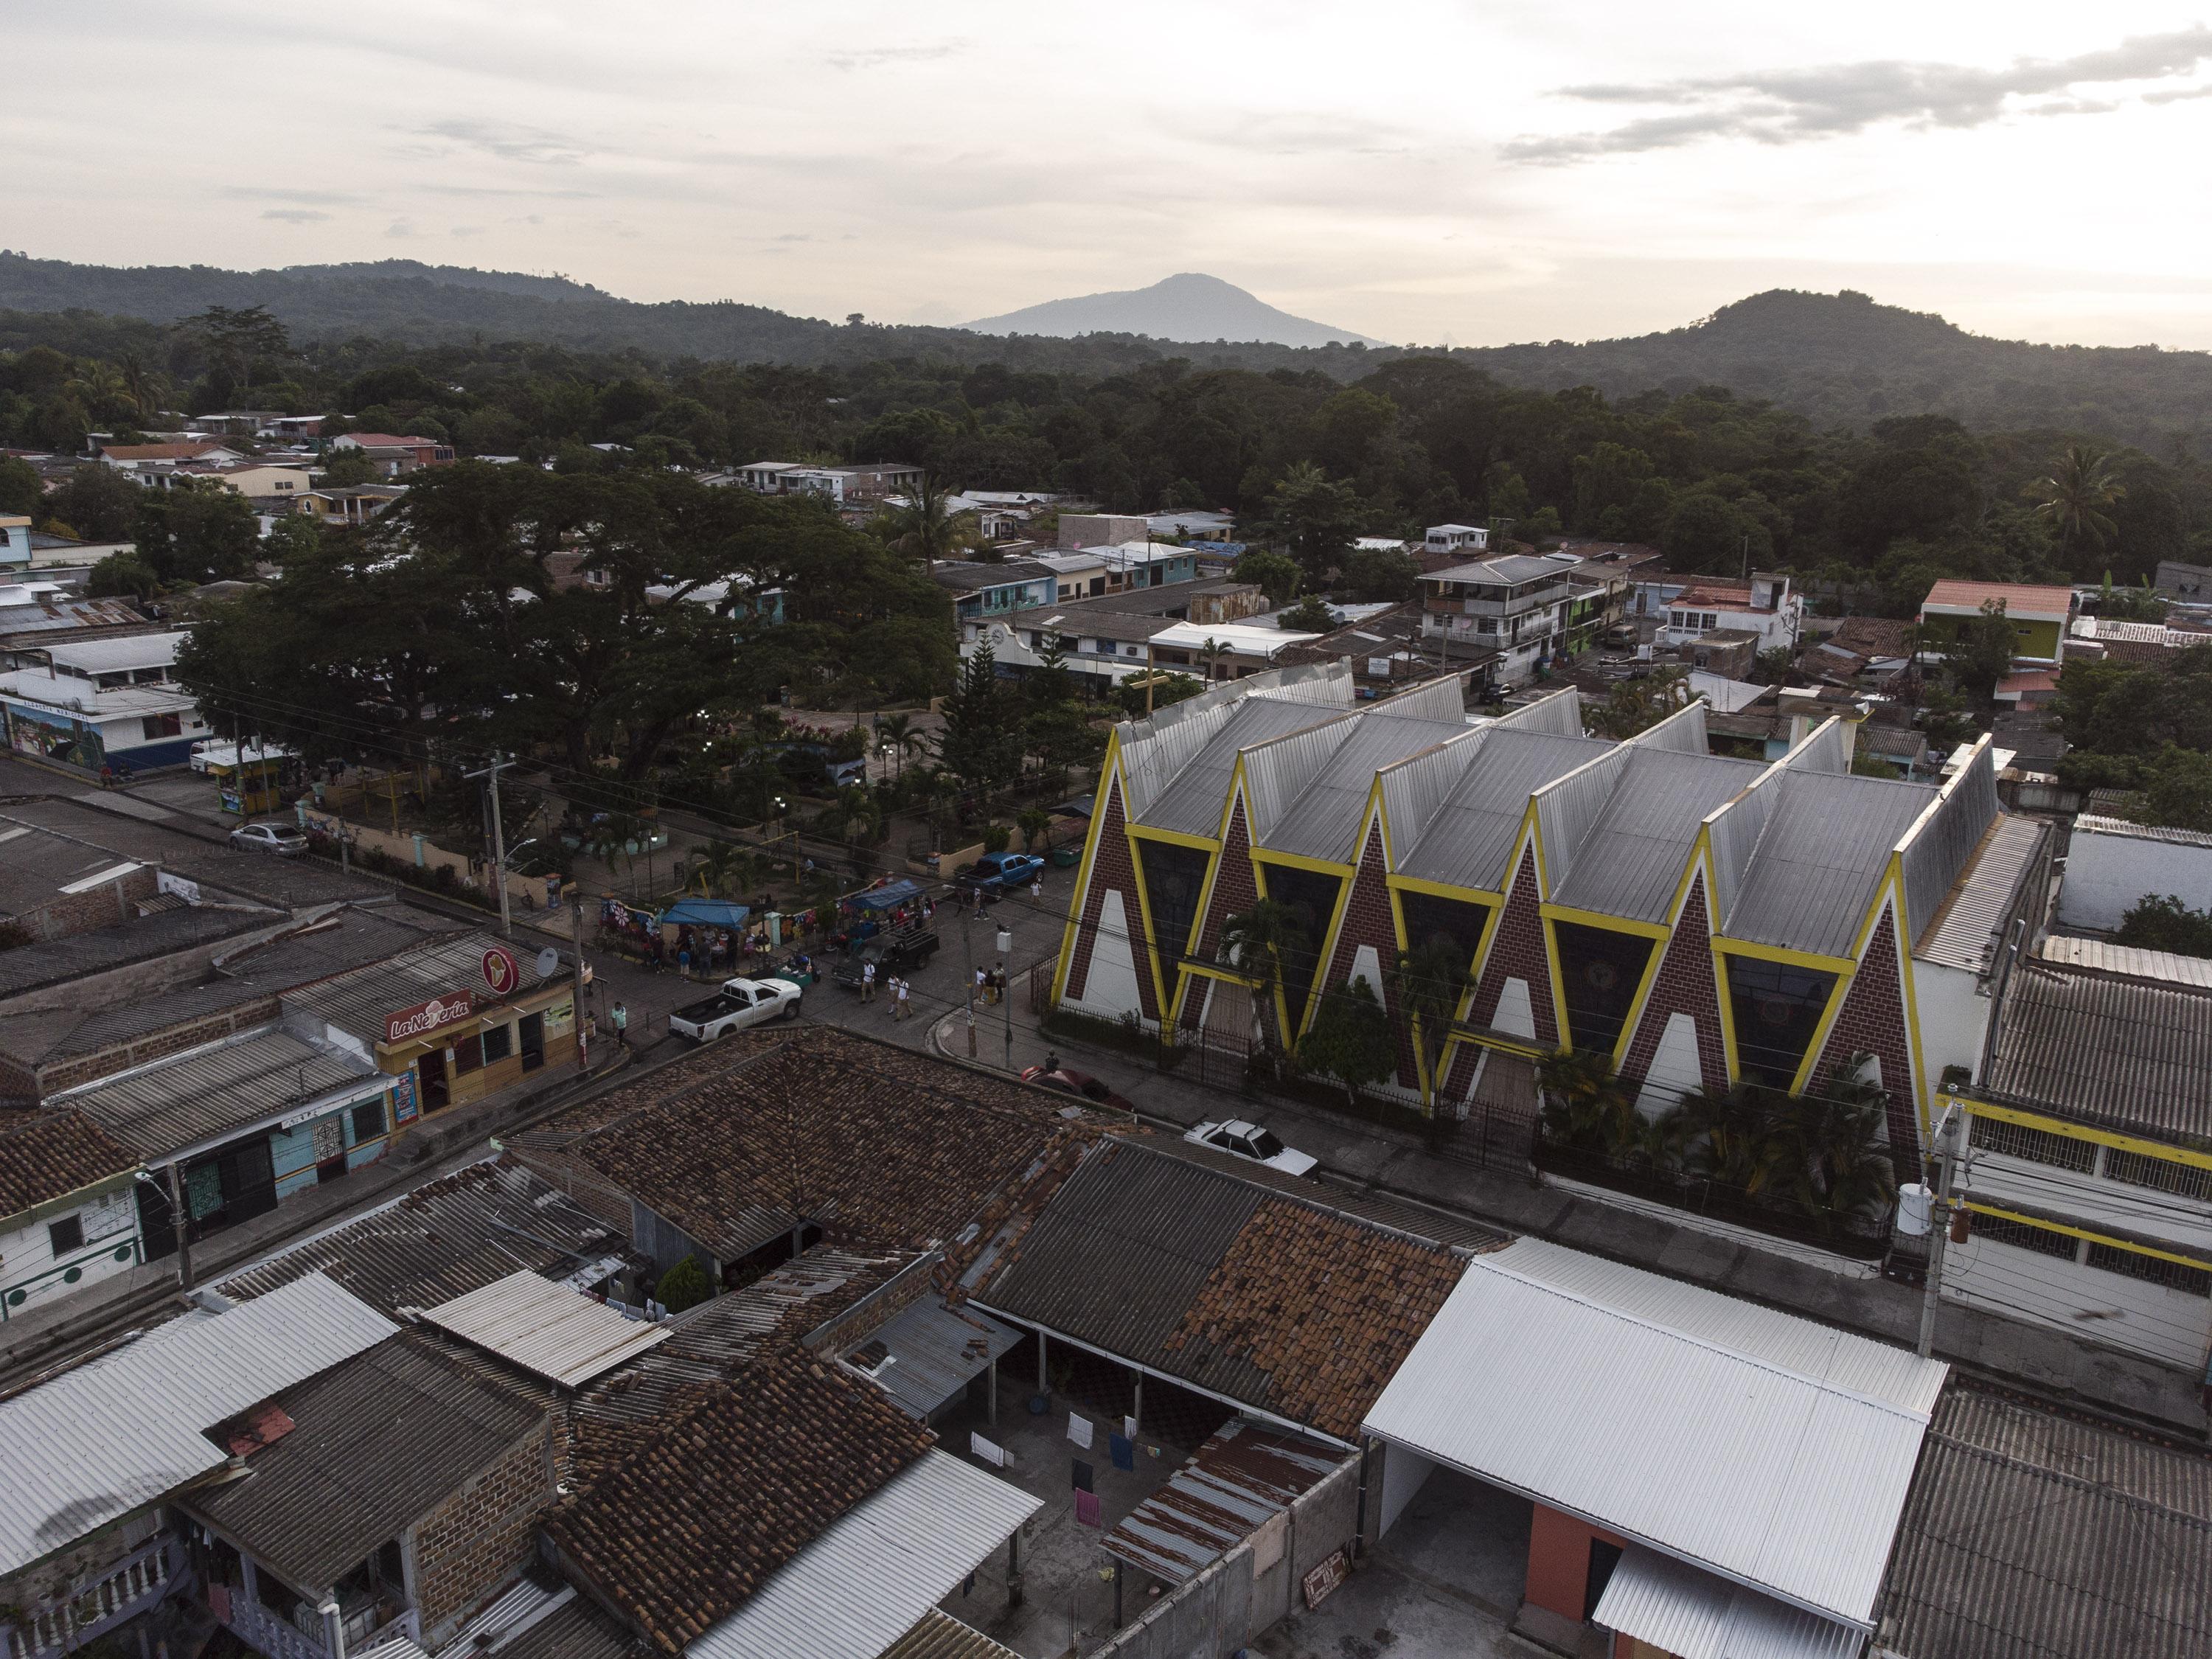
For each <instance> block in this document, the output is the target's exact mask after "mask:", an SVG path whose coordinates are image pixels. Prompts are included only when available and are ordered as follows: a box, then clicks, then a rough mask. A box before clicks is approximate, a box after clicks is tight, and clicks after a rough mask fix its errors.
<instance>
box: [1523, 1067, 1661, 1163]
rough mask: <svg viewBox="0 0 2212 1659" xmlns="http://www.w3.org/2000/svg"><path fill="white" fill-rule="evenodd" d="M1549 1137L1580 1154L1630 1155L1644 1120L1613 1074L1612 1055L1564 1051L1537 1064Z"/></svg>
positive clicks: (1544, 1117) (1545, 1128) (1538, 1083)
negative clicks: (1628, 1153) (1627, 1153)
mask: <svg viewBox="0 0 2212 1659" xmlns="http://www.w3.org/2000/svg"><path fill="white" fill-rule="evenodd" d="M1536 1083H1537V1087H1538V1090H1539V1091H1540V1092H1541V1095H1542V1097H1543V1102H1544V1105H1543V1120H1544V1133H1545V1137H1546V1139H1551V1140H1555V1141H1558V1142H1559V1144H1561V1145H1562V1146H1569V1147H1572V1148H1574V1149H1575V1150H1576V1151H1578V1152H1595V1153H1597V1154H1598V1155H1599V1156H1600V1157H1601V1158H1620V1157H1622V1156H1624V1155H1625V1154H1626V1152H1629V1150H1630V1149H1631V1147H1632V1144H1633V1143H1634V1141H1635V1140H1636V1139H1637V1137H1638V1133H1639V1132H1640V1130H1641V1127H1642V1123H1643V1120H1642V1118H1641V1117H1640V1116H1639V1115H1638V1112H1637V1109H1636V1102H1635V1100H1634V1098H1633V1097H1632V1096H1631V1095H1630V1094H1629V1092H1628V1091H1627V1090H1626V1088H1624V1087H1623V1086H1622V1085H1621V1082H1620V1079H1619V1078H1618V1077H1616V1076H1614V1075H1613V1060H1612V1059H1611V1057H1610V1056H1608V1055H1606V1054H1598V1053H1595V1052H1594V1051H1592V1050H1589V1049H1580V1048H1576V1049H1566V1048H1563V1049H1561V1050H1559V1052H1558V1053H1557V1054H1549V1055H1547V1056H1546V1057H1545V1058H1544V1059H1543V1060H1541V1061H1539V1062H1538V1064H1537V1066H1536Z"/></svg>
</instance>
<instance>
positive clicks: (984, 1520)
mask: <svg viewBox="0 0 2212 1659" xmlns="http://www.w3.org/2000/svg"><path fill="white" fill-rule="evenodd" d="M1043 1507H1044V1504H1043V1500H1042V1499H1041V1498H1032V1497H1030V1495H1029V1493H1027V1492H1024V1491H1023V1490H1022V1489H1021V1488H1020V1487H1019V1486H1014V1485H1012V1483H1010V1482H1008V1481H1005V1480H1000V1479H999V1478H998V1477H997V1476H996V1475H993V1474H986V1473H985V1472H984V1471H982V1470H981V1469H978V1468H971V1467H970V1466H969V1465H968V1464H966V1463H963V1462H961V1461H960V1460H959V1459H958V1458H957V1457H954V1456H951V1455H949V1454H948V1453H945V1452H941V1451H926V1452H924V1453H923V1454H922V1455H921V1457H919V1458H918V1459H916V1460H915V1462H912V1463H909V1464H908V1465H907V1466H906V1468H903V1469H901V1470H900V1471H899V1472H898V1473H897V1474H895V1475H893V1476H892V1477H891V1478H890V1480H887V1481H885V1482H884V1484H883V1485H882V1486H878V1487H877V1488H876V1490H875V1491H874V1492H871V1493H870V1494H869V1495H868V1496H867V1497H866V1498H862V1499H861V1500H860V1502H859V1503H857V1504H854V1506H853V1507H852V1508H851V1509H849V1510H846V1511H845V1513H844V1514H843V1515H842V1516H838V1517H837V1519H836V1520H835V1521H833V1522H830V1523H829V1526H828V1527H826V1528H823V1530H822V1532H821V1533H820V1534H818V1535H817V1537H816V1538H815V1540H814V1541H813V1542H811V1544H809V1545H807V1546H806V1547H805V1548H804V1549H802V1550H800V1551H799V1553H798V1554H797V1555H795V1556H793V1558H792V1559H790V1560H788V1561H787V1562H785V1563H784V1565H782V1566H781V1567H780V1568H778V1569H777V1570H776V1571H775V1575H774V1576H773V1577H770V1578H769V1581H768V1583H766V1584H764V1585H763V1586H762V1587H761V1589H759V1590H758V1591H757V1592H756V1593H755V1594H754V1595H753V1596H752V1597H751V1599H750V1600H749V1601H745V1602H744V1604H743V1605H742V1606H740V1607H738V1610H737V1611H736V1612H734V1613H731V1614H730V1615H729V1617H727V1618H726V1619H725V1620H722V1621H721V1622H720V1624H718V1625H716V1626H714V1628H713V1629H712V1630H710V1631H708V1632H707V1633H706V1634H705V1635H704V1636H702V1637H700V1638H698V1639H697V1640H696V1641H695V1642H693V1643H692V1644H690V1646H689V1647H687V1648H685V1649H684V1652H685V1653H686V1654H687V1655H688V1656H690V1659H790V1656H791V1655H793V1654H795V1653H803V1654H806V1655H808V1656H809V1659H877V1656H878V1654H880V1653H882V1652H883V1650H884V1649H885V1648H887V1647H889V1646H890V1644H892V1643H893V1642H895V1641H896V1640H897V1639H898V1638H900V1637H901V1636H902V1635H904V1634H905V1633H906V1632H908V1631H909V1630H911V1629H912V1628H913V1627H914V1626H915V1624H916V1623H917V1622H919V1621H920V1620H921V1619H922V1618H923V1617H924V1616H925V1615H926V1614H927V1613H928V1612H929V1611H930V1609H931V1608H933V1607H935V1606H936V1605H937V1603H938V1602H939V1601H941V1600H943V1599H944V1597H945V1596H946V1595H950V1594H951V1591H952V1590H953V1589H955V1588H956V1587H957V1585H958V1584H959V1583H960V1582H961V1580H963V1578H965V1577H967V1576H968V1575H969V1573H970V1572H973V1571H975V1568H976V1566H977V1565H979V1564H980V1563H981V1562H982V1560H983V1559H984V1558H985V1557H987V1556H988V1555H989V1554H990V1553H991V1552H992V1551H994V1550H995V1549H997V1548H998V1547H1000V1545H1001V1544H1003V1543H1005V1542H1006V1540H1007V1539H1008V1538H1010V1537H1012V1535H1013V1533H1014V1529H1015V1528H1017V1527H1019V1526H1020V1525H1021V1524H1022V1522H1024V1521H1026V1520H1028V1519H1029V1518H1030V1516H1032V1515H1034V1514H1036V1512H1037V1510H1041V1509H1042V1508H1043Z"/></svg>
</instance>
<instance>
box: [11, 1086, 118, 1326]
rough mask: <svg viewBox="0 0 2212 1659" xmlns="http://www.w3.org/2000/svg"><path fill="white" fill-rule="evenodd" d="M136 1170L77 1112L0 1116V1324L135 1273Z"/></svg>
mask: <svg viewBox="0 0 2212 1659" xmlns="http://www.w3.org/2000/svg"><path fill="white" fill-rule="evenodd" d="M137 1169H138V1160H137V1158H136V1157H134V1156H133V1155H132V1154H131V1153H130V1152H127V1151H125V1149H124V1147H123V1146H121V1145H120V1144H119V1143H118V1142H117V1141H116V1140H114V1139H112V1138H111V1137H110V1136H109V1135H108V1134H107V1133H106V1131H105V1130H103V1129H101V1128H100V1126H99V1125H98V1124H96V1123H94V1121H92V1120H91V1119H90V1118H88V1117H87V1116H85V1115H84V1114H83V1113H82V1112H52V1111H43V1110H38V1109H25V1110H23V1111H21V1112H20V1113H13V1114H5V1115H0V1194H7V1195H8V1197H9V1204H8V1206H7V1207H8V1208H9V1211H10V1212H11V1213H9V1214H6V1215H0V1323H4V1322H6V1321H8V1320H10V1319H14V1318H16V1317H18V1316H21V1314H22V1313H23V1312H24V1311H25V1310H26V1309H28V1308H33V1307H37V1306H39V1305H40V1304H44V1303H47V1302H52V1301H58V1300H60V1299H61V1298H62V1297H66V1296H70V1295H73V1294H75V1293H76V1291H81V1290H83V1289H85V1288H86V1287H87V1286H88V1285H97V1284H98V1283H99V1282H100V1280H101V1279H112V1278H113V1277H114V1276H115V1275H116V1274H117V1273H128V1272H130V1271H131V1268H133V1267H136V1266H137V1265H138V1263H139V1261H141V1260H142V1259H143V1245H142V1243H141V1241H140V1237H139V1232H138V1205H137V1198H136V1197H135V1195H134V1194H135V1188H136V1183H135V1182H134V1181H133V1179H132V1177H133V1176H134V1174H135V1173H136V1172H137Z"/></svg>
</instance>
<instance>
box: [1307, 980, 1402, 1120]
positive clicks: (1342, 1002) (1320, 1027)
mask: <svg viewBox="0 0 2212 1659" xmlns="http://www.w3.org/2000/svg"><path fill="white" fill-rule="evenodd" d="M1391 1047H1392V1043H1391V1037H1390V1017H1389V1015H1388V1014H1386V1013H1384V1012H1383V1004H1382V1001H1381V1000H1380V999H1379V998H1377V997H1376V994H1375V987H1373V986H1371V985H1370V984H1369V983H1368V982H1367V981H1366V979H1365V978H1364V976H1363V977H1361V978H1358V979H1352V980H1347V981H1346V982H1345V983H1343V984H1342V985H1338V986H1333V987H1330V988H1329V989H1328V990H1327V991H1325V992H1323V993H1322V999H1321V1006H1319V1007H1318V1008H1316V1010H1315V1011H1314V1018H1313V1024H1311V1025H1310V1026H1309V1027H1307V1029H1306V1034H1305V1036H1303V1037H1301V1038H1300V1039H1299V1040H1298V1063H1299V1064H1300V1065H1302V1066H1304V1067H1305V1068H1306V1069H1307V1070H1308V1071H1310V1072H1320V1073H1326V1074H1327V1075H1328V1076H1330V1077H1333V1078H1334V1079H1336V1080H1337V1082H1339V1083H1340V1084H1341V1085H1343V1087H1344V1093H1345V1097H1346V1099H1347V1100H1352V1101H1356V1100H1357V1099H1358V1095H1359V1091H1360V1090H1362V1089H1364V1088H1365V1087H1366V1086H1367V1085H1369V1084H1370V1083H1380V1082H1381V1081H1382V1080H1383V1079H1384V1078H1386V1077H1388V1076H1389V1075H1390V1072H1391Z"/></svg>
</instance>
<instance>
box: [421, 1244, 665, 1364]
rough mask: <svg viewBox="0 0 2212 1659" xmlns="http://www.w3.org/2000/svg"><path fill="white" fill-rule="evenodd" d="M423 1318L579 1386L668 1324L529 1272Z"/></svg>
mask: <svg viewBox="0 0 2212 1659" xmlns="http://www.w3.org/2000/svg"><path fill="white" fill-rule="evenodd" d="M422 1317H423V1318H425V1319H427V1320H428V1321H429V1322H431V1323H432V1324H433V1325H436V1326H439V1327H440V1328H442V1329H445V1330H448V1331H451V1332H452V1333H453V1334H454V1335H455V1336H458V1337H459V1338H460V1339H461V1340H463V1341H465V1342H473V1343H474V1344H476V1346H478V1347H480V1348H483V1349H486V1350H488V1351H489V1352H492V1353H495V1354H497V1355H498V1356H499V1357H500V1358H502V1359H505V1360H508V1361H511V1362H512V1363H513V1364H517V1365H520V1366H521V1367H522V1369H523V1370H526V1371H532V1372H535V1373H536V1374H537V1375H538V1376H543V1377H545V1378H547V1379H548V1380H550V1381H551V1382H555V1383H559V1384H560V1385H561V1386H562V1388H564V1389H575V1388H581V1387H582V1386H583V1385H584V1384H585V1383H588V1382H590V1381H591V1380H592V1378H593V1377H595V1376H599V1374H600V1373H601V1372H602V1371H609V1370H613V1369H614V1368H615V1367H616V1366H617V1365H619V1364H622V1363H623V1361H624V1360H625V1359H629V1358H631V1357H633V1356H634V1355H636V1354H640V1353H642V1352H645V1350H647V1348H650V1347H653V1346H656V1345H658V1344H659V1343H662V1342H665V1341H666V1340H668V1330H667V1328H666V1327H665V1326H661V1325H648V1324H647V1323H646V1322H644V1321H642V1320H637V1319H626V1318H624V1317H623V1316H622V1315H621V1314H620V1313H617V1311H616V1310H614V1309H612V1308H610V1307H609V1306H607V1304H605V1303H604V1302H599V1301H595V1300H593V1299H592V1297H588V1296H586V1295H585V1294H584V1293H583V1292H582V1291H576V1290H571V1289H570V1288H569V1287H568V1286H567V1285H556V1284H554V1283H553V1282H552V1281H551V1280H550V1279H541V1278H539V1277H538V1275H537V1274H536V1273H530V1272H527V1271H525V1272H522V1273H509V1274H508V1275H507V1277H506V1278H505V1279H499V1280H496V1281H495V1282H494V1283H492V1284H489V1285H485V1286H484V1287H483V1289H482V1290H478V1291H470V1292H469V1293H468V1294H467V1295H465V1296H458V1297H454V1298H453V1300H452V1301H451V1302H447V1303H442V1304H440V1305H439V1306H437V1307H435V1308H432V1309H429V1310H427V1311H425V1312H424V1314H423V1316H422Z"/></svg>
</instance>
